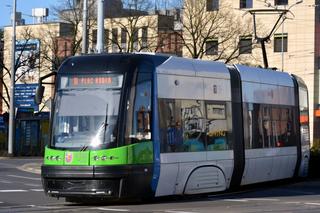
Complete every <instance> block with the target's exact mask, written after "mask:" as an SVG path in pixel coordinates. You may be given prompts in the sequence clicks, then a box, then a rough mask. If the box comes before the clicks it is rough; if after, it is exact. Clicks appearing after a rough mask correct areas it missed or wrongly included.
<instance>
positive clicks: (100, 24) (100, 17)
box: [97, 0, 104, 53]
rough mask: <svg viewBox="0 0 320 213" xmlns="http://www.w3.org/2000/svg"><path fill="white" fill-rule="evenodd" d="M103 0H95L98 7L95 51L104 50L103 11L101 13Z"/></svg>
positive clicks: (100, 51)
mask: <svg viewBox="0 0 320 213" xmlns="http://www.w3.org/2000/svg"><path fill="white" fill-rule="evenodd" d="M103 5H104V0H98V1H97V7H98V15H97V17H98V20H97V22H98V30H97V52H98V53H102V52H103V51H104V13H103V9H104V8H103Z"/></svg>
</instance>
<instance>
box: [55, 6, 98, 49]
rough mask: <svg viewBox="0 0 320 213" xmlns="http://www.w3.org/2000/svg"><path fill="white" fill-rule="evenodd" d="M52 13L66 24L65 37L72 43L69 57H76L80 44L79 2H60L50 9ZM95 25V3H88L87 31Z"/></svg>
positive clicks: (80, 14) (80, 17)
mask: <svg viewBox="0 0 320 213" xmlns="http://www.w3.org/2000/svg"><path fill="white" fill-rule="evenodd" d="M52 9H53V11H54V12H53V13H54V15H55V16H56V17H58V18H59V21H61V22H64V23H66V24H68V26H69V29H66V31H65V32H67V35H66V36H62V37H64V38H66V37H68V40H69V41H71V42H72V45H71V53H70V55H76V54H78V53H80V52H81V43H82V36H81V35H82V34H81V32H82V12H83V11H82V9H83V4H82V3H81V1H74V0H60V4H59V5H58V6H55V7H53V8H52ZM95 25H96V8H95V1H89V4H88V22H87V31H88V32H90V29H91V28H92V27H93V26H95Z"/></svg>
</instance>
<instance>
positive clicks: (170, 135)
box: [159, 99, 183, 152]
mask: <svg viewBox="0 0 320 213" xmlns="http://www.w3.org/2000/svg"><path fill="white" fill-rule="evenodd" d="M180 104H181V103H180V102H177V103H175V101H174V100H166V99H160V100H159V113H160V114H159V118H160V140H161V151H162V152H182V151H183V135H182V127H181V106H180Z"/></svg>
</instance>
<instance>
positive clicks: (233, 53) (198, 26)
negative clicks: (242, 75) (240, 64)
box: [180, 0, 255, 63]
mask: <svg viewBox="0 0 320 213" xmlns="http://www.w3.org/2000/svg"><path fill="white" fill-rule="evenodd" d="M207 2H210V1H205V0H201V1H195V0H185V1H184V3H183V18H182V32H181V33H180V37H181V41H182V43H183V46H184V51H185V52H186V54H184V55H189V56H190V57H192V58H203V57H204V56H205V55H206V54H207V52H208V51H211V58H212V59H213V60H221V61H224V62H226V63H228V62H231V61H233V60H240V56H241V51H239V47H240V46H239V38H240V37H241V36H243V37H247V38H251V35H252V26H251V22H250V20H247V21H243V17H241V16H240V15H239V14H236V13H235V11H234V9H233V8H232V7H231V6H230V5H228V4H224V3H221V4H220V5H207ZM210 42H211V44H212V45H208V44H210ZM251 44H252V42H251V43H250V46H251ZM253 47H255V45H253ZM211 48H214V50H212V49H211ZM242 48H245V47H243V46H242ZM250 55H251V54H250Z"/></svg>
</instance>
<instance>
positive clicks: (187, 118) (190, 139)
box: [181, 100, 206, 152]
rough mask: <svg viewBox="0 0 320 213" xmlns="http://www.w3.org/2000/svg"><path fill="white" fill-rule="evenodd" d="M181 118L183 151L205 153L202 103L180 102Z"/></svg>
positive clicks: (192, 101)
mask: <svg viewBox="0 0 320 213" xmlns="http://www.w3.org/2000/svg"><path fill="white" fill-rule="evenodd" d="M181 118H182V120H181V123H182V131H183V146H184V151H186V152H195V151H205V149H206V144H205V139H206V124H205V122H206V119H205V111H204V101H199V100H182V101H181Z"/></svg>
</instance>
